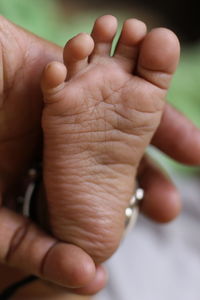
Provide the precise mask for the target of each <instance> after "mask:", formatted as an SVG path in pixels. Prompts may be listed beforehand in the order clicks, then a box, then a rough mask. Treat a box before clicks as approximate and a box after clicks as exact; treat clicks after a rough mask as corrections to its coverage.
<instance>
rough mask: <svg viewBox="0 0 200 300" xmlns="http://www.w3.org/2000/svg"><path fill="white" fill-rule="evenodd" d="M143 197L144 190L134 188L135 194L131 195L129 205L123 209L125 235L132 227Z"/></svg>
mask: <svg viewBox="0 0 200 300" xmlns="http://www.w3.org/2000/svg"><path fill="white" fill-rule="evenodd" d="M143 198H144V190H143V189H141V188H136V191H135V194H134V195H133V196H132V198H131V200H130V202H129V206H128V207H127V208H126V209H125V230H124V236H126V235H127V234H128V233H129V232H130V231H131V230H132V228H133V227H134V225H135V223H136V221H137V218H138V214H139V205H140V203H141V201H142V200H143Z"/></svg>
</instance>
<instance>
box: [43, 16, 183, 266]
mask: <svg viewBox="0 0 200 300" xmlns="http://www.w3.org/2000/svg"><path fill="white" fill-rule="evenodd" d="M116 29H117V21H116V19H115V18H114V17H113V16H104V17H101V18H99V19H98V20H97V21H96V23H95V25H94V28H93V31H92V37H91V36H89V35H87V34H79V35H78V36H76V37H74V38H73V39H71V40H70V41H69V42H68V43H67V44H66V46H65V49H64V54H63V55H64V64H61V63H58V62H52V63H50V64H48V65H47V67H46V68H45V70H44V72H43V76H42V83H41V85H42V90H43V94H44V102H45V107H44V111H43V118H42V126H43V131H44V184H45V188H46V195H47V199H48V215H49V223H50V226H51V229H52V232H53V234H54V235H55V236H56V237H58V238H60V239H62V240H64V241H67V242H69V243H73V244H76V245H78V246H80V247H81V248H83V249H84V250H85V251H86V252H87V253H88V254H90V255H91V256H92V257H93V259H94V260H95V262H97V263H99V262H102V261H104V260H106V259H107V258H108V257H110V255H111V254H112V253H113V252H114V251H115V250H116V248H117V246H118V244H119V242H120V239H121V236H122V233H123V229H124V221H125V220H124V211H125V208H126V207H127V205H128V202H129V200H130V198H131V196H132V194H133V191H134V185H135V176H136V172H137V167H138V164H139V162H140V159H141V157H142V155H143V154H144V151H145V148H146V147H147V145H148V144H149V143H150V140H151V138H152V136H153V134H154V132H155V130H156V128H157V127H158V125H159V122H160V119H161V116H162V112H163V109H164V99H165V96H166V93H167V89H168V87H169V83H170V80H171V78H172V74H173V73H174V71H175V69H176V66H177V62H178V57H179V43H178V40H177V38H176V36H175V35H174V34H173V33H172V32H171V31H169V30H167V29H163V28H160V29H155V30H153V31H151V32H150V33H148V34H146V27H145V25H144V24H143V23H142V22H141V21H138V20H135V19H130V20H127V21H126V22H125V23H124V26H123V29H122V32H121V36H120V38H119V41H118V44H117V47H116V50H115V52H114V55H113V56H110V50H111V46H112V40H113V38H114V36H115V34H116ZM55 199H56V201H55Z"/></svg>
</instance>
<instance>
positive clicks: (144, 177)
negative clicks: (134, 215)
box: [138, 156, 181, 222]
mask: <svg viewBox="0 0 200 300" xmlns="http://www.w3.org/2000/svg"><path fill="white" fill-rule="evenodd" d="M138 181H139V185H140V187H142V188H143V189H144V191H145V194H144V199H143V201H142V205H141V211H142V212H143V213H144V214H145V215H146V216H148V217H149V218H151V219H153V220H154V221H157V222H169V221H171V220H173V219H174V218H175V217H176V216H177V215H178V214H179V212H180V209H181V201H180V196H179V193H178V191H177V189H176V187H175V186H174V184H173V183H172V181H171V180H170V178H169V177H168V175H167V174H166V173H164V172H163V171H162V170H161V169H160V167H159V166H158V165H157V164H156V163H155V162H153V160H151V159H150V158H149V157H147V156H145V157H144V158H143V160H142V161H141V164H140V167H139V172H138Z"/></svg>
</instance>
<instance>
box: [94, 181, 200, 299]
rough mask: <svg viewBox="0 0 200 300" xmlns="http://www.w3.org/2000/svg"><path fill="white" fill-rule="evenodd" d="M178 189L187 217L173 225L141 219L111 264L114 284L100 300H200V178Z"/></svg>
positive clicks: (100, 295) (181, 185) (183, 215)
mask: <svg viewBox="0 0 200 300" xmlns="http://www.w3.org/2000/svg"><path fill="white" fill-rule="evenodd" d="M177 185H178V187H179V189H180V190H181V193H182V196H183V211H182V213H181V215H180V216H179V217H178V218H177V219H176V220H175V221H174V222H172V223H170V224H168V225H160V224H155V223H153V222H152V221H150V220H147V219H146V218H144V217H142V216H140V217H139V220H138V222H137V224H136V227H135V228H134V229H133V231H132V232H131V233H130V234H129V236H127V237H126V239H125V241H124V242H123V243H122V245H121V247H120V249H119V250H118V251H117V253H116V254H115V255H114V256H113V257H112V258H111V259H110V260H109V261H108V263H107V267H108V269H109V273H110V280H109V284H108V286H107V288H106V289H105V290H104V291H103V292H101V293H99V294H98V295H97V297H96V298H95V299H98V300H199V299H200V178H199V179H196V178H193V179H178V181H177ZM161 197H162V195H161Z"/></svg>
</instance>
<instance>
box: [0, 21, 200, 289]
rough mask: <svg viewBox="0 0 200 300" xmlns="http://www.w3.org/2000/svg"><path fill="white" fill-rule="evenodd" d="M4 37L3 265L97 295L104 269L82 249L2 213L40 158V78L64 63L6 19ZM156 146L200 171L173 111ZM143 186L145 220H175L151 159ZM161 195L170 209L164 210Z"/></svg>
mask: <svg viewBox="0 0 200 300" xmlns="http://www.w3.org/2000/svg"><path fill="white" fill-rule="evenodd" d="M0 29H1V30H0V41H1V43H0V54H1V55H0V65H1V70H3V72H2V73H0V76H1V81H0V82H1V86H0V103H1V110H0V120H1V128H0V155H1V160H0V178H1V204H2V205H1V208H0V225H1V226H0V262H2V263H5V264H8V265H10V266H13V267H17V268H21V269H23V270H25V271H26V272H28V273H32V274H35V275H37V276H39V277H41V278H44V279H45V280H48V281H51V282H54V283H57V284H61V285H63V286H65V287H68V288H70V287H73V288H79V287H81V286H85V287H84V288H80V289H78V290H76V289H73V291H77V292H79V293H82V294H90V293H91V294H92V293H96V292H97V291H98V290H99V289H101V288H102V287H103V286H104V285H105V282H106V276H105V272H104V271H103V269H102V268H101V267H98V268H97V270H96V268H95V266H94V264H93V261H92V260H91V259H90V257H89V256H88V255H87V254H86V253H84V252H83V251H82V250H81V249H80V248H78V247H76V246H69V245H67V244H64V243H61V242H59V241H58V240H56V239H54V238H53V237H51V236H49V235H48V234H46V233H44V232H43V231H42V230H41V229H40V228H38V227H37V226H36V225H34V224H33V223H31V222H30V221H29V220H27V219H26V218H24V217H22V216H19V215H17V214H16V213H14V212H13V211H11V210H9V209H8V208H6V207H5V206H9V203H10V199H11V200H13V199H14V198H15V197H16V196H17V192H18V188H17V187H18V185H19V184H20V182H21V180H22V177H23V175H24V173H25V171H26V170H27V168H28V167H29V166H31V164H32V162H33V161H34V159H35V157H36V156H38V152H40V149H41V144H40V142H41V131H40V116H41V109H42V105H41V103H42V98H41V93H40V87H39V78H40V73H41V70H42V69H43V67H44V66H45V65H46V64H47V62H48V61H52V60H61V53H62V50H61V49H60V48H59V47H57V46H55V45H53V44H51V43H49V42H47V41H44V40H42V39H40V38H38V37H36V36H34V35H32V34H30V33H29V32H26V31H24V30H23V29H21V28H19V27H17V26H15V25H13V24H11V23H10V22H8V21H7V20H5V19H4V18H3V17H1V18H0ZM13 37H15V38H13ZM171 120H173V122H172V121H171ZM175 121H176V123H174V122H175ZM169 132H170V134H168V133H169ZM186 133H187V134H186ZM176 135H178V136H180V135H181V136H182V139H181V140H178V139H177V136H176ZM180 143H181V145H182V146H184V147H183V148H182V147H181V146H180ZM153 144H154V145H156V146H157V147H158V148H159V149H160V150H162V151H163V152H165V153H166V154H169V155H170V156H172V157H173V158H175V159H177V160H178V161H181V162H182V163H187V164H192V165H195V164H197V165H199V164H200V160H199V151H200V131H199V130H198V129H196V128H195V127H194V125H192V124H191V122H190V121H188V120H187V119H186V118H185V117H183V116H182V115H181V114H179V113H178V112H176V111H175V110H174V109H173V108H172V107H171V106H170V105H166V110H165V114H164V117H163V120H162V122H161V125H160V127H159V129H158V131H157V133H156V135H155V137H154V139H153ZM168 145H173V152H172V151H171V150H170V147H169V146H168ZM191 149H192V150H193V151H191ZM194 149H196V150H195V151H194ZM14 154H15V155H14ZM139 179H140V184H141V186H142V187H144V189H145V199H144V202H143V207H142V210H143V212H144V213H145V214H146V215H148V216H149V217H151V218H153V219H155V220H157V221H158V220H159V221H161V222H163V221H164V222H165V221H169V220H171V219H172V218H174V217H175V216H176V215H177V213H178V212H179V209H180V199H179V195H178V193H177V191H176V188H175V187H174V185H173V183H172V182H171V181H170V180H169V179H168V178H167V177H166V176H165V175H164V174H163V173H162V171H160V170H159V168H158V167H157V166H155V165H154V164H153V163H152V162H150V161H149V160H147V159H144V160H143V161H142V162H141V168H140V171H139ZM161 191H162V203H165V206H162V205H160V192H161ZM13 201H14V200H13ZM13 201H11V202H12V203H13ZM11 206H12V205H11Z"/></svg>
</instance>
